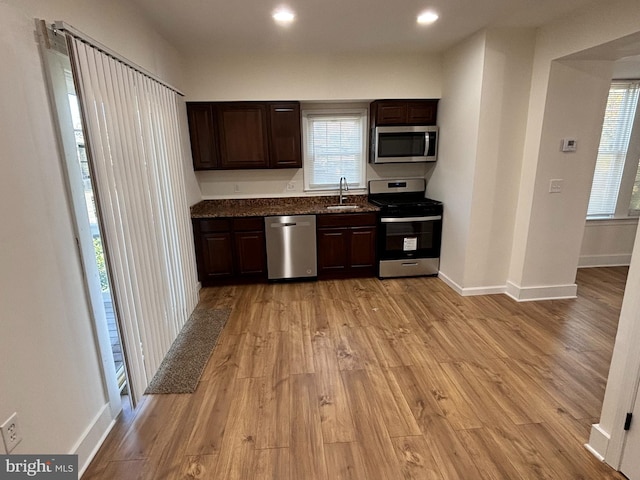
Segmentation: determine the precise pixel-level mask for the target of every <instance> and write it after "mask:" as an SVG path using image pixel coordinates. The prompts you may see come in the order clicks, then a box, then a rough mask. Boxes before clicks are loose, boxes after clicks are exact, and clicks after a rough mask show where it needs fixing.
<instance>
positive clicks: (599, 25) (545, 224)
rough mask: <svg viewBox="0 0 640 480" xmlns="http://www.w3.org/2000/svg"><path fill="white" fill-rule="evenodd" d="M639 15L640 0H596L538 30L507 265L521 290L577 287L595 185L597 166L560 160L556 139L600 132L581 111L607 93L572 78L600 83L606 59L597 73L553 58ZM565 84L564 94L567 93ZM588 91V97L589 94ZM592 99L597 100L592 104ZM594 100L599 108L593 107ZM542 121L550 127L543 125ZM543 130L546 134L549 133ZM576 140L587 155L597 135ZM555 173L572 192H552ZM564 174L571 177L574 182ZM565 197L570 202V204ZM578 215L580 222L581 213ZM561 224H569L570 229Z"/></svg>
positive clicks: (632, 26)
mask: <svg viewBox="0 0 640 480" xmlns="http://www.w3.org/2000/svg"><path fill="white" fill-rule="evenodd" d="M639 18H640V3H638V2H637V1H635V0H617V1H612V2H607V4H606V5H601V4H597V5H596V4H594V5H591V6H589V7H587V8H585V9H582V10H579V11H576V12H573V13H572V14H571V16H568V17H566V18H562V19H559V20H558V21H556V22H553V23H551V24H549V25H546V26H545V27H543V28H541V29H540V31H539V33H538V38H537V42H536V50H535V56H534V64H533V74H532V84H531V96H530V101H529V112H528V117H527V131H526V136H525V144H524V154H523V169H522V175H521V179H520V186H519V197H518V209H517V216H516V228H515V232H514V244H513V252H512V262H511V267H510V271H509V280H510V286H511V287H514V288H513V289H512V293H513V294H514V296H518V295H520V294H522V293H523V292H522V288H523V287H524V288H533V289H535V287H536V286H539V285H546V286H559V288H558V289H557V290H556V291H555V292H554V291H553V289H552V291H550V292H547V293H550V294H551V295H552V296H553V295H557V296H562V294H563V293H565V292H566V293H570V291H571V285H572V284H573V282H574V280H575V277H574V275H575V270H574V271H573V272H572V271H571V270H572V269H571V267H570V264H575V265H577V257H578V255H579V253H578V252H579V248H580V243H581V241H582V232H583V229H584V215H583V211H586V205H584V204H583V202H586V200H585V199H584V198H585V197H584V192H586V191H588V190H589V187H590V181H591V179H590V178H589V176H590V175H589V173H588V170H590V169H591V165H590V164H589V163H590V160H589V159H585V160H584V161H582V160H580V161H573V160H568V161H564V160H562V156H561V155H560V154H559V152H558V145H559V143H558V142H559V141H560V139H561V138H562V136H563V135H577V131H578V129H579V130H580V131H582V132H584V133H585V134H587V135H595V136H596V137H597V138H599V131H598V130H599V128H596V124H595V123H594V124H593V125H591V126H588V125H587V124H586V123H584V122H583V119H582V117H580V116H579V115H582V114H587V113H588V114H589V115H597V110H598V109H599V108H600V107H599V105H602V102H603V101H604V100H606V96H604V97H603V96H602V94H601V93H595V92H594V91H593V90H592V91H591V92H589V91H588V90H585V91H584V92H583V93H584V94H585V95H586V94H589V93H591V94H596V98H595V99H594V97H591V96H589V97H586V96H582V97H579V96H578V95H577V90H578V89H577V88H576V89H574V88H572V85H571V81H572V80H571V78H570V77H571V76H572V75H573V74H575V75H576V77H575V78H574V80H577V79H578V77H582V78H585V79H588V78H589V77H591V78H592V80H593V82H594V86H595V85H596V84H600V80H599V79H598V78H597V77H598V76H599V75H604V69H606V68H607V67H606V66H603V65H601V66H600V68H602V69H603V70H602V71H601V72H600V73H597V74H593V73H587V72H581V71H580V67H578V66H577V65H573V66H570V65H569V64H565V65H562V66H561V65H559V64H558V63H557V62H556V63H553V62H554V60H556V59H560V58H562V57H566V56H567V55H571V54H574V53H576V52H580V51H582V50H585V49H589V48H592V47H595V46H598V45H600V44H602V43H605V42H608V41H612V40H614V39H617V38H620V37H623V36H625V35H630V34H632V33H634V32H636V31H638V30H639V29H640V22H639V20H638V19H639ZM552 64H553V65H554V70H555V69H556V68H557V69H558V71H557V72H555V73H554V74H555V75H557V76H558V77H557V80H558V81H559V82H560V83H561V84H562V83H563V82H565V84H564V87H563V86H562V85H560V86H559V87H558V89H557V90H556V91H553V90H552V89H550V86H551V85H553V83H552V82H551V80H552V78H551V76H552ZM571 70H573V73H571ZM587 81H588V80H587ZM563 88H564V93H566V95H565V96H563V95H564V93H563V92H562V89H563ZM600 88H601V87H595V90H598V91H599V90H600ZM585 98H588V99H589V101H588V102H586V101H585ZM563 103H564V104H565V105H566V106H567V108H569V109H571V110H572V111H573V114H572V115H567V114H566V113H564V112H562V110H561V109H560V108H558V105H559V104H563ZM591 103H593V105H591V106H590V105H589V104H591ZM580 104H585V105H584V106H582V105H580ZM596 106H598V108H592V107H596ZM547 109H549V110H547ZM581 112H582V113H581ZM562 118H564V119H565V122H564V123H562V121H561V119H562ZM592 118H594V122H596V121H598V122H601V119H602V117H600V118H599V119H597V117H592ZM575 122H578V123H579V124H581V125H578V124H575ZM543 127H544V128H546V131H543ZM574 127H575V128H574ZM554 128H555V131H554V130H553V129H554ZM594 131H595V133H594ZM543 135H546V136H545V137H544V138H543ZM578 141H579V142H580V143H579V146H578V152H576V153H577V154H578V155H576V156H575V158H576V159H578V158H580V159H582V158H583V156H582V155H583V152H584V148H585V147H589V148H591V146H590V145H591V143H592V141H593V140H592V139H591V138H589V137H583V136H582V135H580V136H579V137H578ZM596 149H597V145H596ZM594 153H595V152H589V156H590V157H591V156H592V155H593V154H594ZM570 164H573V166H575V168H576V169H577V170H576V171H575V172H573V171H572V170H571V168H570V167H569V165H570ZM591 174H592V171H591ZM551 178H564V179H565V188H569V190H565V192H566V193H562V194H556V196H555V197H553V196H551V197H549V194H548V182H549V180H550V179H551ZM566 180H570V182H569V184H567V183H566ZM587 185H588V186H587ZM571 192H575V193H576V194H577V195H578V196H579V198H578V197H574V198H573V199H572V198H570V195H568V194H569V193H571ZM558 197H560V198H558ZM560 199H562V200H563V201H561V200H560ZM564 200H566V201H568V202H569V204H570V205H565V202H564ZM534 215H535V216H534ZM578 218H579V219H580V222H578V221H577V220H576V219H578ZM566 222H569V223H568V224H567V223H566ZM560 232H565V233H566V237H565V236H564V235H562V234H561V233H560ZM561 251H562V252H565V253H566V254H567V257H565V258H562V261H561V262H560V263H558V264H555V263H552V262H550V261H549V259H550V257H548V256H547V255H548V254H549V253H552V256H553V255H556V256H557V257H558V258H559V256H558V255H559V253H560V252H561ZM569 257H570V258H569ZM554 258H555V257H554ZM525 270H526V271H525ZM532 292H533V290H532ZM533 294H534V295H535V293H533Z"/></svg>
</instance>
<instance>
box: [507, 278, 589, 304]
mask: <svg viewBox="0 0 640 480" xmlns="http://www.w3.org/2000/svg"><path fill="white" fill-rule="evenodd" d="M506 294H507V295H509V296H510V297H511V298H513V299H514V300H516V301H518V302H533V301H537V300H562V299H565V298H577V296H578V285H576V284H575V283H572V284H569V285H546V286H537V287H520V286H518V285H516V284H515V283H513V282H507V291H506Z"/></svg>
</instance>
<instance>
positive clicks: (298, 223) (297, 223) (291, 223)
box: [270, 222, 311, 228]
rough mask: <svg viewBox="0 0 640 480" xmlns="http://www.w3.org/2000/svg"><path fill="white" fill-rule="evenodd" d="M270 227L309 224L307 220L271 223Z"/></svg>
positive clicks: (308, 225)
mask: <svg viewBox="0 0 640 480" xmlns="http://www.w3.org/2000/svg"><path fill="white" fill-rule="evenodd" d="M270 226H271V228H284V227H310V226H311V224H310V223H309V222H283V223H272V224H271V225H270Z"/></svg>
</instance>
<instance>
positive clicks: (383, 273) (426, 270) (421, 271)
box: [378, 258, 440, 278]
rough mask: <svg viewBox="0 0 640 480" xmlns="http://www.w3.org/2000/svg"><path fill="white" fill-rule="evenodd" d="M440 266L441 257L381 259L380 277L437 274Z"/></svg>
mask: <svg viewBox="0 0 640 480" xmlns="http://www.w3.org/2000/svg"><path fill="white" fill-rule="evenodd" d="M439 268H440V259H439V258H412V259H405V260H381V261H380V271H379V274H378V276H379V277H380V278H394V277H418V276H425V275H437V274H438V269H439Z"/></svg>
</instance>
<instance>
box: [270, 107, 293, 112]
mask: <svg viewBox="0 0 640 480" xmlns="http://www.w3.org/2000/svg"><path fill="white" fill-rule="evenodd" d="M273 111H274V112H293V108H274V109H273Z"/></svg>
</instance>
